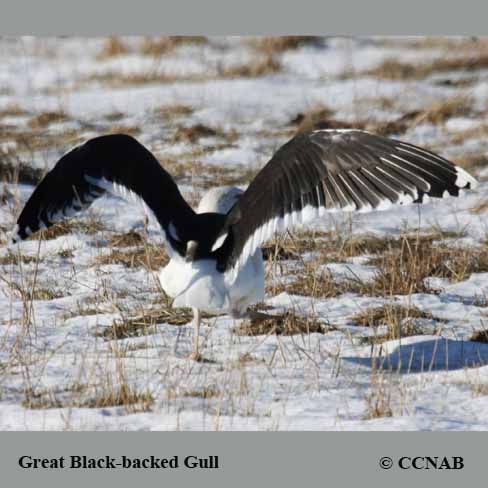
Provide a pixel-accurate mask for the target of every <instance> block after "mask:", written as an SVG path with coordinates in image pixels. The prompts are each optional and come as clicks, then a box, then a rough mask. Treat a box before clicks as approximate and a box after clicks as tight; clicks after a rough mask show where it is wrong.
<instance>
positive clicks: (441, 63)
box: [365, 51, 488, 80]
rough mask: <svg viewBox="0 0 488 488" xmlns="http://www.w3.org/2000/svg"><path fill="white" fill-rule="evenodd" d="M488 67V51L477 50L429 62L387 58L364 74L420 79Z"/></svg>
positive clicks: (387, 77)
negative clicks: (406, 61) (407, 61)
mask: <svg viewBox="0 0 488 488" xmlns="http://www.w3.org/2000/svg"><path fill="white" fill-rule="evenodd" d="M485 68H488V53H486V52H485V51H478V52H474V53H470V54H464V55H463V56H459V57H454V58H449V57H446V58H438V59H435V60H433V61H431V62H426V63H419V64H411V63H403V62H401V61H398V60H396V59H387V60H385V61H384V62H383V63H381V64H380V65H379V66H376V67H374V68H372V69H370V70H368V71H366V73H365V74H367V75H369V76H374V77H376V78H383V79H387V80H412V79H422V78H426V77H427V76H430V75H432V74H436V73H442V72H448V71H475V70H479V69H485Z"/></svg>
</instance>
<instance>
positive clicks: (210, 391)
mask: <svg viewBox="0 0 488 488" xmlns="http://www.w3.org/2000/svg"><path fill="white" fill-rule="evenodd" d="M221 393H222V392H221V391H220V390H219V389H218V388H215V387H212V386H204V387H203V388H201V389H198V390H186V391H184V392H183V393H182V394H181V396H183V397H193V398H203V399H204V400H207V399H208V398H216V397H218V396H220V395H221Z"/></svg>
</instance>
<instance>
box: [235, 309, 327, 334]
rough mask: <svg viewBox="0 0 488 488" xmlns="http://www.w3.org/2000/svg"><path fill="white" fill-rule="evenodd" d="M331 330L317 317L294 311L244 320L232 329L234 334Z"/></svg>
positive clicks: (324, 331)
mask: <svg viewBox="0 0 488 488" xmlns="http://www.w3.org/2000/svg"><path fill="white" fill-rule="evenodd" d="M331 330H335V328H334V327H332V326H330V325H326V324H324V323H323V322H320V321H319V320H318V319H317V317H315V316H311V315H308V316H306V317H301V316H299V315H296V314H295V312H294V311H289V312H286V313H285V314H284V315H282V316H276V317H272V318H267V319H264V320H263V319H252V320H244V321H243V322H242V324H240V325H239V326H237V327H234V328H233V329H232V331H233V332H234V333H235V334H237V335H240V336H258V335H271V334H276V335H296V334H313V333H319V334H326V333H327V332H329V331H331Z"/></svg>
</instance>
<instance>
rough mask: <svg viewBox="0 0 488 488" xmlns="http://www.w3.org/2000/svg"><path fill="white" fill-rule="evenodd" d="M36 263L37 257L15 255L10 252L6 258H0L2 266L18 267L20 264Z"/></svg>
mask: <svg viewBox="0 0 488 488" xmlns="http://www.w3.org/2000/svg"><path fill="white" fill-rule="evenodd" d="M35 261H36V258H35V257H32V256H24V255H22V254H20V253H13V252H11V251H9V252H8V253H7V254H5V256H2V257H0V265H2V266H8V265H12V264H15V265H18V264H29V263H34V262H35Z"/></svg>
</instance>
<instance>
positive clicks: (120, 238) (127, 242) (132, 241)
mask: <svg viewBox="0 0 488 488" xmlns="http://www.w3.org/2000/svg"><path fill="white" fill-rule="evenodd" d="M143 242H144V239H143V238H142V236H141V234H139V232H135V231H133V230H131V231H129V232H125V233H123V234H114V235H113V236H111V237H110V239H109V240H108V245H109V246H110V247H131V246H138V245H139V244H142V243H143Z"/></svg>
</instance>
